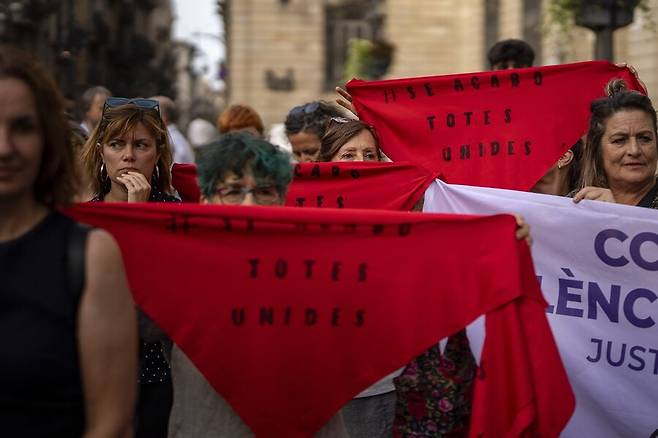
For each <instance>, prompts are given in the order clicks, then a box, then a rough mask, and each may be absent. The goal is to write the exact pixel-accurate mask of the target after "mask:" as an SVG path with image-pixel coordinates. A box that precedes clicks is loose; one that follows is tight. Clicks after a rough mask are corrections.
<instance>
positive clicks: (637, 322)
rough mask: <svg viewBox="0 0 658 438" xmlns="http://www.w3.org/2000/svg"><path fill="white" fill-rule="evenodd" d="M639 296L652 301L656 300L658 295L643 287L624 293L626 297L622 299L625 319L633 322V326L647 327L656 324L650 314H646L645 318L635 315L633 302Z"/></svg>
mask: <svg viewBox="0 0 658 438" xmlns="http://www.w3.org/2000/svg"><path fill="white" fill-rule="evenodd" d="M640 298H644V299H646V300H648V301H649V302H650V303H653V302H654V301H656V300H658V296H656V294H655V293H654V292H652V291H650V290H649V289H643V288H638V289H633V290H632V291H630V292H629V293H628V295H626V298H625V299H624V315H625V316H626V319H627V320H628V322H630V323H631V324H633V325H634V326H635V327H639V328H649V327H653V326H654V325H656V321H654V320H653V318H651V317H650V316H647V317H646V318H639V317H638V316H637V315H635V306H634V304H635V302H636V301H637V300H639V299H640Z"/></svg>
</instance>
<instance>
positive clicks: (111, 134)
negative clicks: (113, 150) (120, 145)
mask: <svg viewBox="0 0 658 438" xmlns="http://www.w3.org/2000/svg"><path fill="white" fill-rule="evenodd" d="M138 123H142V124H143V125H144V126H145V127H146V129H148V130H149V131H150V132H151V134H152V135H153V137H155V139H156V147H157V149H158V153H159V154H160V158H159V159H158V162H157V163H156V167H157V170H158V181H157V188H158V190H160V191H161V192H164V193H171V172H170V169H171V165H172V163H173V161H174V160H173V157H172V152H171V151H172V148H171V142H170V140H169V136H168V135H167V130H166V128H165V126H164V123H163V122H162V119H161V118H160V115H159V114H158V112H157V111H156V110H147V109H143V108H140V107H138V106H136V105H134V104H127V105H120V106H117V107H113V108H107V109H106V110H105V111H104V113H103V117H102V118H101V121H100V123H99V124H98V126H96V128H94V130H93V131H92V132H91V134H90V135H89V138H88V139H87V142H86V143H85V146H84V149H83V151H82V162H83V165H84V171H85V173H86V177H87V179H88V180H89V181H90V184H91V190H92V191H93V192H94V193H96V194H103V195H104V194H106V193H108V192H109V191H110V187H111V183H110V182H109V179H108V178H106V177H103V176H102V174H101V173H102V172H101V166H102V164H103V158H102V156H101V148H102V145H103V144H105V143H106V142H107V141H108V140H110V139H112V138H116V137H120V136H122V135H123V134H125V133H127V132H131V131H132V130H134V129H135V127H136V126H137V124H138Z"/></svg>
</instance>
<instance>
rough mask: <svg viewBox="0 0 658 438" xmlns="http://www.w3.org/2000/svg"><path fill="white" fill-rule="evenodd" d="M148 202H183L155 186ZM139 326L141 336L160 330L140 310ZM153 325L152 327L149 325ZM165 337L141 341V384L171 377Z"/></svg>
mask: <svg viewBox="0 0 658 438" xmlns="http://www.w3.org/2000/svg"><path fill="white" fill-rule="evenodd" d="M104 198H105V194H100V193H99V194H97V195H96V196H94V197H93V198H92V200H91V201H90V202H103V200H104ZM148 202H181V201H180V199H178V198H177V197H175V196H172V195H169V194H167V193H163V192H161V191H159V190H158V189H156V188H155V187H154V188H152V189H151V194H150V195H149V200H148ZM138 317H139V327H140V337H141V334H142V331H143V329H144V327H146V328H147V330H149V331H151V332H153V331H159V332H161V331H160V329H158V328H155V327H156V326H155V324H154V323H153V321H151V320H150V319H149V318H148V317H147V316H146V315H144V313H142V312H141V311H139V314H138ZM149 326H152V327H149ZM162 337H163V338H164V339H163V341H159V342H146V341H144V340H143V339H142V340H141V341H140V345H139V365H140V374H139V382H140V383H141V384H151V383H162V382H165V381H167V380H169V379H171V370H170V368H169V363H168V362H167V359H165V357H166V351H165V350H168V349H170V348H171V341H169V339H167V338H166V335H164V334H162Z"/></svg>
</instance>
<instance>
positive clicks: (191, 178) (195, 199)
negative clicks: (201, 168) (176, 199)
mask: <svg viewBox="0 0 658 438" xmlns="http://www.w3.org/2000/svg"><path fill="white" fill-rule="evenodd" d="M171 185H172V186H174V188H175V189H176V191H177V192H178V194H179V195H180V197H181V199H182V200H183V202H192V203H194V204H198V203H199V201H200V200H201V190H200V189H199V183H198V181H197V173H196V166H195V165H194V164H180V163H174V165H173V167H172V168H171Z"/></svg>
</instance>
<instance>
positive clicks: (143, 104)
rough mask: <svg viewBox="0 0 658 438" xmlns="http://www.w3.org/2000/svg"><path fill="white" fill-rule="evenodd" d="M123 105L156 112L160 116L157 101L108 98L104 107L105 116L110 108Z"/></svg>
mask: <svg viewBox="0 0 658 438" xmlns="http://www.w3.org/2000/svg"><path fill="white" fill-rule="evenodd" d="M122 105H135V106H136V107H137V108H141V109H145V110H155V111H156V112H157V113H158V114H160V102H158V101H157V100H155V99H142V98H137V99H128V98H127V97H108V98H107V99H105V104H104V105H103V116H104V115H105V111H107V109H108V108H116V107H118V106H122Z"/></svg>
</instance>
